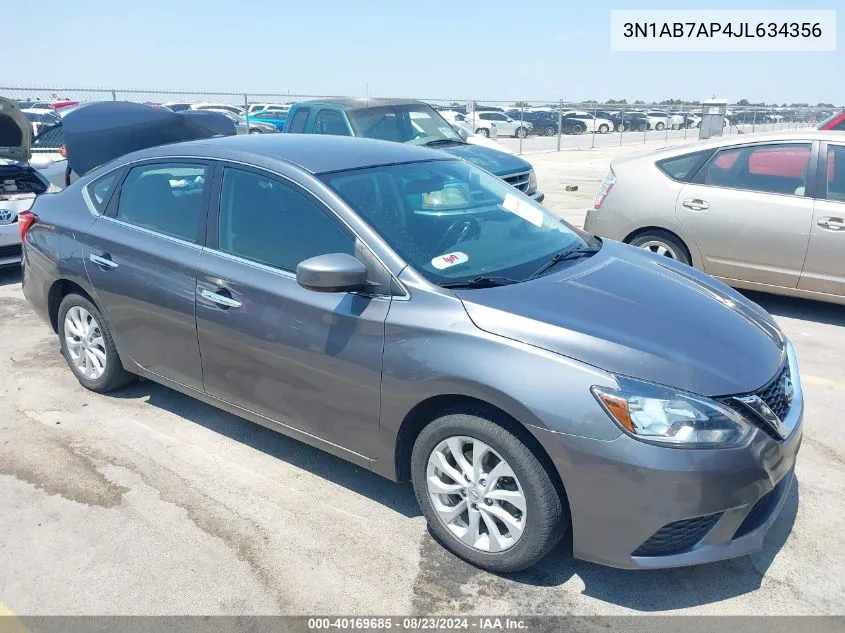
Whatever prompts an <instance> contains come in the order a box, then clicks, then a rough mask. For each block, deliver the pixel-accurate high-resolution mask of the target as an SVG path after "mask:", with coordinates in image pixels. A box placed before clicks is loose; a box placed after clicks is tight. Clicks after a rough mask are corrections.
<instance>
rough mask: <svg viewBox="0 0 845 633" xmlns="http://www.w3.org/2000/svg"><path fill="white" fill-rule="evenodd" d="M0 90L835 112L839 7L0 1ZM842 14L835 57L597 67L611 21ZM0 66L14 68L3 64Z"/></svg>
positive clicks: (795, 2)
mask: <svg viewBox="0 0 845 633" xmlns="http://www.w3.org/2000/svg"><path fill="white" fill-rule="evenodd" d="M0 6H2V7H3V13H4V14H5V15H6V16H9V15H21V16H29V15H31V16H32V19H31V20H26V19H25V20H24V22H23V25H24V26H25V27H26V28H27V29H28V33H29V34H30V39H29V40H28V41H27V45H26V47H21V46H20V45H16V46H15V50H16V51H17V52H16V53H14V54H12V53H8V54H7V58H6V62H5V63H4V64H3V68H2V73H0V85H4V86H22V87H42V86H45V87H60V88H71V87H90V88H96V87H109V88H111V87H114V88H143V89H166V90H173V89H185V90H223V91H232V92H279V93H286V92H290V93H297V94H310V95H337V94H345V95H352V96H364V95H365V94H366V93H367V90H368V88H369V95H370V96H391V97H418V98H426V99H435V98H436V99H460V100H466V99H468V98H474V99H478V100H501V101H505V100H508V101H515V100H557V99H565V100H571V101H577V100H585V99H598V100H605V99H609V98H617V99H619V98H627V99H628V100H629V101H633V100H634V99H642V100H645V101H658V100H662V99H668V98H685V99H702V98H708V97H711V96H714V95H716V96H726V97H728V99H730V100H732V101H736V100H738V99H741V98H747V99H749V100H751V101H766V102H788V103H792V102H809V103H817V102H819V101H822V102H833V103H835V104H837V105H840V104H845V26H843V24H845V2H843V0H788V1H787V0H734V1H732V2H730V1H728V2H726V1H724V0H712V1H711V2H709V3H702V4H700V5H697V6H692V5H690V4H689V3H683V2H680V3H679V2H678V1H677V0H674V1H672V2H666V1H663V0H650V1H646V0H641V1H632V0H628V1H623V0H574V1H573V0H570V1H566V0H531V1H529V2H519V1H516V0H460V1H452V2H447V1H441V0H357V1H356V0H313V1H310V2H306V1H302V0H299V1H294V0H264V1H255V2H249V1H237V0H40V1H39V2H36V1H35V0H2V2H0ZM661 8H673V9H681V8H684V9H694V8H697V9H704V8H706V9H719V8H725V9H727V8H733V9H765V8H768V9H837V8H839V9H841V10H840V11H839V15H838V16H837V18H838V24H837V31H838V33H837V41H838V48H839V50H838V51H837V52H835V53H715V54H701V53H683V54H671V55H670V54H665V53H612V52H610V26H609V24H610V10H611V9H661ZM12 57H14V58H15V61H14V63H11V62H12Z"/></svg>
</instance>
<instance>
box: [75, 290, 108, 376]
mask: <svg viewBox="0 0 845 633" xmlns="http://www.w3.org/2000/svg"><path fill="white" fill-rule="evenodd" d="M64 326H65V327H64V333H65V343H66V345H67V351H68V355H69V356H70V362H71V363H73V366H74V367H76V369H77V370H78V371H79V373H81V374H82V375H83V376H85V377H86V378H88V379H90V380H97V379H98V378H100V377H101V376H102V375H103V374H104V373H105V371H106V360H107V357H106V342H105V340H104V339H103V332H102V330H100V325H99V323H97V321H96V320H95V319H94V317H93V316H92V315H91V313H90V312H88V310H86V309H85V308H83V307H80V306H73V307H72V308H71V309H70V310H68V311H67V314H66V315H65V323H64Z"/></svg>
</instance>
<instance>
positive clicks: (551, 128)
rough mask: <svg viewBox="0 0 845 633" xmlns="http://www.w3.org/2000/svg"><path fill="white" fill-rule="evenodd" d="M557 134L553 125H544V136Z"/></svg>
mask: <svg viewBox="0 0 845 633" xmlns="http://www.w3.org/2000/svg"><path fill="white" fill-rule="evenodd" d="M555 135H557V128H556V127H555V126H554V125H549V126H547V127H546V136H555Z"/></svg>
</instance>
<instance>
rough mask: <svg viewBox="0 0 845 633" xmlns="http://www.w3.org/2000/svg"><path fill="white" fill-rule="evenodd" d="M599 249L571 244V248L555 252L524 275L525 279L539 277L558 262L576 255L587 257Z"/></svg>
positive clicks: (573, 257)
mask: <svg viewBox="0 0 845 633" xmlns="http://www.w3.org/2000/svg"><path fill="white" fill-rule="evenodd" d="M599 249H601V246H573V247H572V248H567V249H565V250H562V251H560V252H559V253H555V254H554V255H553V256H552V258H551V259H550V260H549V261H547V262H546V263H545V264H543V265H542V266H540V268H538V269H537V270H536V271H534V272H533V273H531V275H529V276H528V277H526V281H528V280H529V279H534V278H535V277H539V276H540V275H542V274H543V273H544V272H546V271H547V270H549V269H550V268H551V267H552V266H555V265H556V264H559V263H560V262H563V261H566V260H568V259H576V258H578V257H588V256H590V255H593V254H594V253H598V252H599Z"/></svg>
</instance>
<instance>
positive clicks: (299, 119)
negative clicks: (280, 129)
mask: <svg viewBox="0 0 845 633" xmlns="http://www.w3.org/2000/svg"><path fill="white" fill-rule="evenodd" d="M310 113H311V109H310V108H299V109H298V110H297V111H296V113H294V115H293V119H292V120H291V122H290V124H289V125H288V126H287V128H288V129H287V131H288V132H293V133H294V134H302V133H303V132H304V131H305V123H306V121H308V115H309V114H310Z"/></svg>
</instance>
